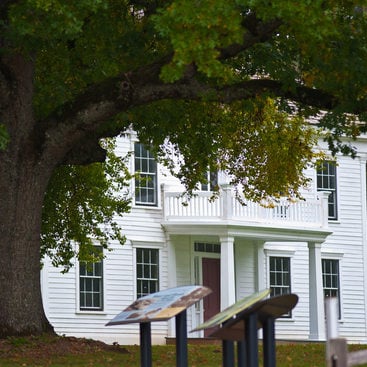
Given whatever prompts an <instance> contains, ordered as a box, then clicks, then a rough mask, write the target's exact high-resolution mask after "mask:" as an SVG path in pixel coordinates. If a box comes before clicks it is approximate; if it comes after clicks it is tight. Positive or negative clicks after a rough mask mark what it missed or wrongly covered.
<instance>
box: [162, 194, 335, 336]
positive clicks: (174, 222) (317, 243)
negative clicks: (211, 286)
mask: <svg viewBox="0 0 367 367" xmlns="http://www.w3.org/2000/svg"><path fill="white" fill-rule="evenodd" d="M228 192H229V191H226V192H225V193H224V195H227V197H226V198H224V199H223V200H229V196H228ZM167 197H169V198H172V197H174V196H173V195H172V193H166V196H165V199H166V198H167ZM196 199H197V197H194V198H193V199H192V201H190V202H189V204H188V205H186V206H185V207H184V208H182V210H186V212H187V213H190V206H191V205H192V206H195V213H196V215H195V217H193V216H191V215H189V214H188V215H182V212H181V213H180V215H179V216H175V215H174V213H172V212H170V210H169V208H170V206H165V214H164V221H163V223H162V226H163V228H164V230H165V232H166V234H167V236H168V237H169V242H170V244H171V245H172V246H173V248H174V247H175V236H190V237H191V238H196V239H200V238H205V237H208V236H210V238H214V239H215V241H214V242H217V243H219V244H220V307H221V309H224V308H226V307H228V306H229V305H231V304H233V303H234V302H235V301H236V300H237V298H238V296H239V293H238V289H236V282H237V279H236V259H235V258H236V254H235V249H236V248H237V249H238V246H249V245H250V244H251V246H252V248H253V249H254V251H253V252H252V253H253V259H252V261H253V267H254V269H256V271H255V273H256V274H255V276H254V285H253V287H254V290H255V291H260V290H262V289H264V288H265V287H266V286H267V284H266V281H265V280H264V279H265V277H264V272H265V265H264V264H265V261H264V247H265V245H266V244H267V243H269V242H281V243H288V242H291V243H296V244H297V243H303V244H304V243H306V244H307V247H308V257H309V259H308V274H309V289H310V297H309V307H308V312H309V320H310V328H309V338H310V339H312V340H323V339H325V330H324V317H323V315H324V307H323V283H322V271H321V244H322V243H323V242H324V241H325V239H326V237H327V236H328V235H329V234H331V231H330V230H329V229H328V227H327V214H326V213H325V207H326V208H327V195H324V196H323V197H320V199H318V200H317V201H316V202H315V203H314V204H315V207H313V208H311V204H310V203H308V204H307V206H306V205H305V206H304V208H303V213H297V215H296V214H295V213H296V212H297V210H299V211H302V208H301V209H299V208H296V206H297V203H296V204H287V207H285V206H283V208H281V209H279V208H270V209H267V208H262V207H259V208H256V210H257V211H258V213H260V212H262V213H263V216H262V218H260V217H258V221H254V217H255V218H256V215H254V213H256V211H255V210H254V208H255V205H253V207H252V208H251V219H250V220H248V221H247V220H246V216H239V215H238V214H236V212H234V211H232V212H231V213H229V212H228V211H226V213H222V214H224V215H220V210H218V207H217V208H216V210H217V211H216V213H217V215H216V216H212V215H210V208H208V205H209V206H210V204H206V205H207V207H206V208H205V207H204V204H203V203H204V201H202V202H200V203H198V202H199V201H200V199H201V198H199V200H197V202H195V200H196ZM205 200H206V202H207V203H209V202H208V201H207V198H205ZM218 200H220V199H218ZM231 200H232V199H231ZM219 204H220V203H219ZM302 204H303V203H302ZM250 205H252V204H250ZM292 205H294V207H292ZM171 207H172V208H173V207H177V205H176V206H171ZM224 207H227V208H228V205H224ZM232 207H234V208H236V205H234V204H233V205H232ZM200 208H201V209H200ZM219 208H220V205H219ZM285 208H286V209H285ZM310 208H311V209H310ZM248 209H249V208H245V209H243V210H248ZM200 210H201V211H202V213H205V215H202V216H200V217H199V216H197V215H198V213H199V215H200ZM312 210H313V211H314V213H316V212H318V213H320V216H316V215H314V216H313V217H312V216H310V212H311V211H312ZM292 213H293V214H292ZM279 214H281V215H279ZM291 215H293V218H294V219H293V220H291V218H292V217H291ZM325 215H326V220H325ZM302 216H305V217H307V218H309V219H311V218H312V219H313V222H312V221H311V220H309V221H308V222H307V221H306V220H305V221H304V222H303V221H302ZM272 221H273V222H272ZM274 222H276V224H275V223H274ZM179 261H180V259H178V258H176V262H179ZM194 322H195V321H194ZM193 326H194V325H193Z"/></svg>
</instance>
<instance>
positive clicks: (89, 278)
mask: <svg viewBox="0 0 367 367" xmlns="http://www.w3.org/2000/svg"><path fill="white" fill-rule="evenodd" d="M96 251H99V252H102V247H101V246H96ZM79 307H80V310H81V311H94V310H95V311H101V310H103V260H100V261H97V262H94V263H86V262H80V263H79Z"/></svg>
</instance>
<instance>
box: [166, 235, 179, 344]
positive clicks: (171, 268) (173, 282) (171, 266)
mask: <svg viewBox="0 0 367 367" xmlns="http://www.w3.org/2000/svg"><path fill="white" fill-rule="evenodd" d="M166 246H167V252H168V280H167V285H168V288H173V287H176V286H177V273H176V272H177V267H176V247H175V245H174V244H173V243H172V241H171V236H170V235H169V234H167V233H166ZM175 335H176V324H175V318H174V317H172V318H171V319H169V320H168V337H174V336H175Z"/></svg>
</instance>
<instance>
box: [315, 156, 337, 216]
mask: <svg viewBox="0 0 367 367" xmlns="http://www.w3.org/2000/svg"><path fill="white" fill-rule="evenodd" d="M317 190H318V191H330V195H329V219H334V220H336V219H337V217H338V216H337V201H336V163H335V162H331V161H330V162H322V165H321V166H320V167H319V168H318V169H317Z"/></svg>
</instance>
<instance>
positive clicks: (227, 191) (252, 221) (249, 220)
mask: <svg viewBox="0 0 367 367" xmlns="http://www.w3.org/2000/svg"><path fill="white" fill-rule="evenodd" d="M181 194H182V193H181V192H171V191H168V190H166V189H165V188H163V191H162V199H163V216H164V222H165V223H166V224H173V223H174V224H176V225H179V224H188V223H192V224H195V223H197V224H204V223H205V224H209V225H210V224H219V223H221V224H222V223H224V222H226V223H228V224H230V225H235V226H236V225H238V226H256V227H280V228H289V229H290V228H294V229H296V228H298V229H300V228H302V229H310V230H312V229H315V230H317V229H321V230H326V229H327V227H328V213H327V210H328V202H327V200H328V193H327V192H319V193H318V198H317V199H316V200H307V201H303V200H299V201H296V202H290V201H288V200H286V199H282V200H280V201H279V202H278V203H276V204H275V206H274V207H272V208H266V207H263V206H261V205H259V204H257V203H254V202H250V201H247V202H246V203H245V205H243V204H241V203H240V202H239V201H238V200H237V199H236V197H235V194H234V192H233V190H232V189H231V188H230V187H225V188H223V189H222V191H221V193H220V196H219V197H218V198H217V199H216V200H213V201H211V200H210V198H211V193H210V192H198V193H197V195H196V196H194V197H193V198H192V199H191V200H190V201H188V202H185V201H184V200H183V198H182V197H181V196H180V195H181Z"/></svg>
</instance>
